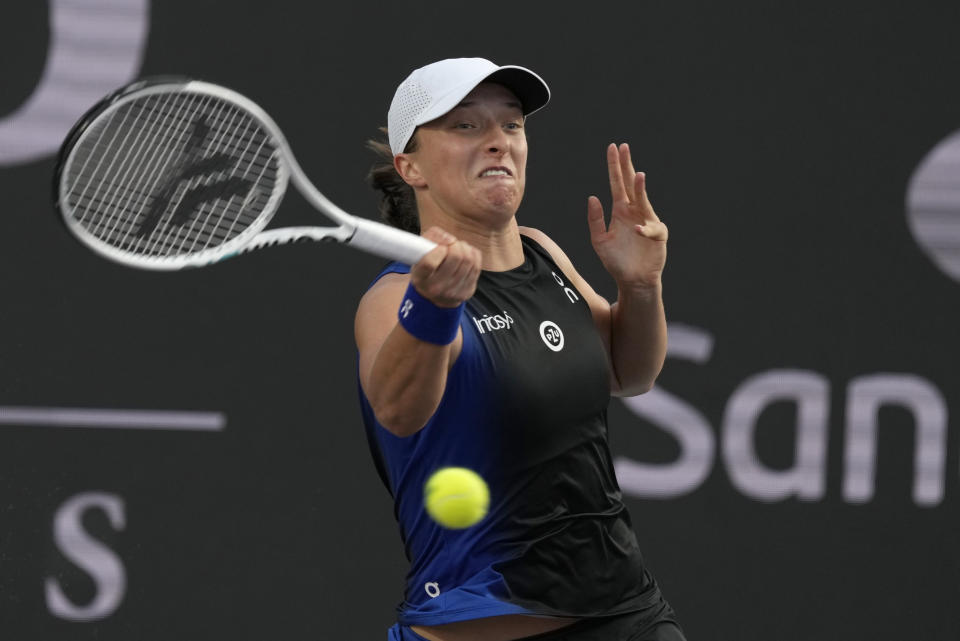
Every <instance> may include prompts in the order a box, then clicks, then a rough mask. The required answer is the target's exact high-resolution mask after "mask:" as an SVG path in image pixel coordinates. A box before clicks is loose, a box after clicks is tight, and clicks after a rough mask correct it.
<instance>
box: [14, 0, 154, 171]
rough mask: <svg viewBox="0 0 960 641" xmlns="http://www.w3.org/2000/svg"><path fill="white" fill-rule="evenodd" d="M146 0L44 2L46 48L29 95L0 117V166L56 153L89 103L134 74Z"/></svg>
mask: <svg viewBox="0 0 960 641" xmlns="http://www.w3.org/2000/svg"><path fill="white" fill-rule="evenodd" d="M149 23H150V0H50V48H49V50H48V52H47V62H46V65H45V66H44V69H43V75H42V76H41V78H40V82H39V84H38V85H37V88H36V89H35V90H34V92H33V94H32V95H31V96H30V97H29V98H27V100H26V102H24V103H23V105H21V106H20V107H19V108H18V109H16V110H15V111H14V112H13V113H11V114H10V115H8V116H6V117H5V118H2V119H0V166H4V165H16V164H21V163H26V162H31V161H33V160H37V159H40V158H43V157H44V156H47V155H49V154H51V153H54V152H56V151H57V150H58V149H59V148H60V144H61V143H62V142H63V139H64V137H66V135H67V133H69V131H70V128H71V127H73V125H74V123H75V122H76V121H77V120H78V119H79V118H80V116H82V115H83V114H84V113H85V112H86V111H87V110H88V109H89V108H90V107H91V106H93V105H94V103H96V102H97V101H98V100H100V99H101V98H103V97H104V96H105V95H106V94H108V93H110V92H112V91H113V90H114V89H117V88H118V87H121V86H123V85H124V84H126V83H128V82H130V81H131V80H133V79H134V78H135V77H136V75H137V74H138V73H139V72H140V65H141V62H142V60H143V53H144V50H145V49H146V45H147V35H148V33H149V30H150V26H149Z"/></svg>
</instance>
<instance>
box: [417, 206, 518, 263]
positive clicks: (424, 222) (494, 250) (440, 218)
mask: <svg viewBox="0 0 960 641" xmlns="http://www.w3.org/2000/svg"><path fill="white" fill-rule="evenodd" d="M431 227H440V228H441V229H443V230H444V231H446V232H448V233H450V234H453V235H454V236H456V237H457V239H459V240H463V241H466V242H467V243H470V244H471V245H473V246H474V247H476V248H477V249H479V250H480V253H481V254H483V269H484V270H486V271H494V272H502V271H506V270H508V269H514V268H515V267H519V266H520V265H522V264H523V260H524V259H523V244H522V243H521V242H520V229H519V227H518V226H517V219H516V217H515V216H511V217H510V219H509V220H508V221H506V222H504V223H503V224H500V225H496V226H491V225H489V224H486V223H479V222H478V221H476V220H474V219H471V218H467V217H461V216H451V215H448V214H446V213H443V214H438V213H436V212H430V211H421V212H420V228H421V229H422V230H427V229H430V228H431Z"/></svg>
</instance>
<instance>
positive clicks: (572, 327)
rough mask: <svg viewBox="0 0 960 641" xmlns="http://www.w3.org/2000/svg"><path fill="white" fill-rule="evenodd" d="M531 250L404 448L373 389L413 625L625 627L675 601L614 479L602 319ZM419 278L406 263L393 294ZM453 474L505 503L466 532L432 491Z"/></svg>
mask: <svg viewBox="0 0 960 641" xmlns="http://www.w3.org/2000/svg"><path fill="white" fill-rule="evenodd" d="M523 249H524V258H525V260H524V263H523V265H522V266H520V267H518V268H516V269H513V270H509V271H506V272H486V271H485V272H483V273H482V275H481V276H480V279H479V283H478V285H477V291H476V293H475V294H474V296H473V297H472V298H471V299H470V300H469V301H467V304H466V307H465V310H464V313H463V317H462V319H461V322H460V327H461V329H462V331H463V350H462V352H461V353H460V355H459V357H458V358H457V360H456V362H455V363H454V365H453V367H452V368H451V370H450V372H449V375H448V379H447V385H446V389H445V392H444V395H443V399H442V400H441V402H440V405H439V407H438V408H437V411H436V412H435V414H434V415H433V417H432V418H431V419H430V420H429V422H428V423H427V424H426V426H425V427H423V428H422V429H421V430H419V431H418V432H416V433H415V434H413V435H412V436H408V437H404V438H400V437H397V436H394V435H393V434H391V433H390V432H388V431H387V430H386V429H385V428H383V427H382V426H381V425H379V424H378V423H377V420H376V418H375V417H374V415H373V411H372V410H371V408H370V404H369V403H368V402H367V399H366V397H365V395H364V393H363V390H362V388H361V389H360V401H361V409H362V414H363V421H364V425H365V427H366V433H367V438H368V442H369V445H370V450H371V453H372V455H373V459H374V463H375V465H376V467H377V470H378V472H379V473H380V476H381V478H382V479H383V481H384V483H385V485H386V486H387V489H388V490H389V491H390V493H391V494H392V496H393V498H394V514H395V516H396V519H397V522H398V524H399V528H400V535H401V537H402V539H403V542H404V546H405V551H406V555H407V558H408V559H409V561H410V570H409V572H408V574H407V580H406V594H405V596H404V600H403V602H402V603H400V605H399V606H398V621H399V622H400V623H401V624H404V625H438V624H442V623H449V622H453V621H461V620H465V619H474V618H480V617H486V616H494V615H501V614H539V615H559V616H579V617H589V616H600V615H611V614H619V613H622V612H628V611H637V610H645V609H647V608H651V609H652V608H653V607H654V606H655V604H657V603H658V602H659V601H660V594H659V589H658V588H657V585H656V582H655V581H654V580H653V579H652V578H651V577H650V575H649V574H648V573H647V572H646V570H645V569H644V565H643V559H642V557H641V554H640V551H639V548H638V546H637V540H636V536H635V534H634V531H633V528H632V526H631V522H630V517H629V514H628V513H627V510H626V508H625V506H624V504H623V502H622V500H621V494H620V488H619V486H618V485H617V481H616V477H615V476H614V471H613V464H612V460H611V456H610V451H609V448H608V446H607V424H606V409H607V404H608V403H609V400H610V389H609V370H608V365H607V357H606V353H605V350H604V346H603V343H602V342H601V339H600V336H599V334H598V333H597V331H596V327H595V325H594V323H593V319H592V317H591V314H590V309H589V307H588V305H587V303H586V302H585V301H584V300H583V297H582V296H581V295H580V292H578V291H577V290H576V289H575V288H574V287H573V286H572V285H571V284H570V282H569V280H568V278H567V277H566V276H565V275H564V274H563V273H562V272H561V271H560V269H559V268H558V267H557V266H556V264H555V263H554V262H553V260H552V258H551V257H550V255H549V254H548V253H547V252H546V250H544V249H543V248H542V247H541V246H540V245H539V244H537V243H536V242H535V241H533V240H531V239H529V238H527V237H523ZM407 272H409V267H407V266H406V265H402V264H399V263H392V264H391V265H389V266H388V267H387V268H386V269H384V270H383V272H381V273H380V275H379V276H378V277H377V278H378V279H379V278H380V277H382V276H383V275H384V274H387V273H407ZM374 282H376V281H374ZM358 388H359V385H358ZM447 466H458V467H468V468H471V469H473V470H475V471H476V472H477V473H479V474H480V475H481V476H482V477H483V478H484V479H485V480H486V481H487V483H488V485H489V487H490V510H489V512H488V514H487V516H486V517H485V518H484V519H483V520H482V521H480V523H478V524H477V525H474V526H472V527H470V528H467V529H464V530H450V529H445V528H443V527H441V526H439V525H438V524H436V523H435V522H434V521H433V520H432V519H431V518H430V517H429V516H428V515H427V513H426V512H425V510H424V507H423V487H424V483H425V482H426V479H427V478H428V477H429V475H430V474H431V473H432V472H434V471H435V470H437V469H438V468H441V467H447Z"/></svg>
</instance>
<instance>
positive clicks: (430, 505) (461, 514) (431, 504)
mask: <svg viewBox="0 0 960 641" xmlns="http://www.w3.org/2000/svg"><path fill="white" fill-rule="evenodd" d="M423 504H424V506H426V508H427V514H429V515H430V518H432V519H433V520H434V521H436V522H437V523H439V524H440V525H442V526H444V527H447V528H450V529H454V530H459V529H463V528H468V527H470V526H471V525H475V524H476V523H478V522H479V521H480V520H481V519H482V518H483V517H484V516H486V515H487V508H488V507H489V506H490V490H489V489H488V488H487V484H486V482H485V481H484V480H483V479H482V478H481V477H480V475H479V474H477V473H476V472H474V471H473V470H469V469H467V468H465V467H445V468H441V469H439V470H437V471H436V472H434V473H433V474H432V475H431V476H430V478H428V479H427V484H426V485H425V486H424V488H423Z"/></svg>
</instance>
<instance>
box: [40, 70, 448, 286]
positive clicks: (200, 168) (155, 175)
mask: <svg viewBox="0 0 960 641" xmlns="http://www.w3.org/2000/svg"><path fill="white" fill-rule="evenodd" d="M288 181H292V182H293V184H294V185H296V186H297V189H298V190H299V191H300V193H301V194H303V196H304V197H305V198H306V199H307V201H308V202H310V203H311V204H312V205H313V206H314V207H316V208H317V209H318V210H320V212H321V213H322V214H323V215H324V216H326V217H327V218H329V219H330V220H331V221H332V222H333V223H334V224H335V225H334V226H330V227H286V228H280V229H270V230H266V231H264V228H265V227H266V226H267V223H269V222H270V219H271V218H273V215H274V213H275V212H276V210H277V208H278V207H279V205H280V201H281V200H282V198H283V195H284V192H285V191H286V188H287V183H288ZM54 190H55V194H54V200H55V203H56V207H57V209H58V211H59V213H60V215H61V217H62V219H63V222H64V223H65V224H66V226H67V229H69V230H70V232H72V233H73V235H74V236H75V237H76V238H77V239H79V240H80V241H81V242H83V243H84V244H85V245H86V246H87V247H89V248H90V249H92V250H94V251H95V252H97V253H98V254H100V255H102V256H104V257H106V258H109V259H111V260H114V261H117V262H119V263H122V264H124V265H128V266H130V267H138V268H143V269H154V270H174V269H181V268H184V267H200V266H203V265H209V264H211V263H215V262H218V261H221V260H223V259H225V258H229V257H231V256H235V255H237V254H239V253H242V252H247V251H250V250H253V249H257V248H260V247H265V246H269V245H279V244H284V243H290V242H294V241H299V240H322V241H333V242H338V243H343V244H346V245H349V246H351V247H355V248H357V249H360V250H363V251H367V252H370V253H373V254H376V255H378V256H382V257H384V258H389V259H393V260H398V261H401V262H404V263H407V264H410V265H412V264H413V263H415V262H417V261H418V260H419V259H420V258H421V257H422V256H423V255H424V254H426V253H427V252H428V251H430V250H431V249H433V248H434V247H435V246H436V245H435V244H434V243H432V242H430V241H429V240H427V239H425V238H421V237H420V236H416V235H414V234H411V233H408V232H405V231H402V230H399V229H396V228H394V227H390V226H388V225H384V224H382V223H378V222H374V221H372V220H368V219H365V218H359V217H356V216H352V215H350V214H348V213H346V212H345V211H343V210H342V209H340V208H339V207H337V206H336V205H334V204H333V203H332V202H330V201H329V200H328V199H327V198H326V197H325V196H324V195H323V194H322V193H320V191H319V190H318V189H317V188H316V187H315V186H314V185H313V184H312V183H311V182H310V181H309V180H308V179H307V177H306V175H305V174H304V173H303V170H302V169H301V168H300V165H299V164H297V161H296V159H295V158H294V156H293V153H292V152H291V151H290V147H289V145H288V144H287V142H286V140H285V139H284V137H283V134H282V133H281V132H280V129H279V128H278V127H277V125H276V124H275V123H274V122H273V120H271V119H270V117H269V116H268V115H267V114H266V112H265V111H263V109H261V108H260V107H258V106H257V105H256V104H254V103H253V102H252V101H250V100H249V99H247V98H246V97H244V96H242V95H240V94H238V93H236V92H234V91H231V90H230V89H226V88H224V87H220V86H218V85H214V84H210V83H207V82H201V81H196V80H189V79H182V78H148V79H144V80H140V81H138V82H135V83H133V84H130V85H127V86H126V87H123V88H122V89H119V90H118V91H116V92H114V93H112V94H111V95H109V96H107V97H106V98H104V99H103V100H101V101H100V102H99V103H97V104H96V105H94V107H93V108H92V109H91V110H90V111H89V112H87V113H86V114H85V115H84V116H83V117H82V118H81V119H80V120H79V121H78V122H77V124H76V125H75V126H74V127H73V129H72V131H71V132H70V134H69V135H68V136H67V138H66V139H65V141H64V143H63V146H62V148H61V150H60V155H59V158H58V162H57V168H56V173H55V178H54Z"/></svg>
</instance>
